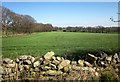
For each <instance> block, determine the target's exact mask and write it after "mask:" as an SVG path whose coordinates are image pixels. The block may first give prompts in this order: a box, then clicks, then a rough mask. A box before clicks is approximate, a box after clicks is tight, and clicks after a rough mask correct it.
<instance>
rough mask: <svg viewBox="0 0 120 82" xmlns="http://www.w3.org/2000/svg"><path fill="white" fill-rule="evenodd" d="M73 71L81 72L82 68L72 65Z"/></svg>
mask: <svg viewBox="0 0 120 82" xmlns="http://www.w3.org/2000/svg"><path fill="white" fill-rule="evenodd" d="M71 69H73V70H77V71H78V70H81V67H80V66H76V65H72V66H71Z"/></svg>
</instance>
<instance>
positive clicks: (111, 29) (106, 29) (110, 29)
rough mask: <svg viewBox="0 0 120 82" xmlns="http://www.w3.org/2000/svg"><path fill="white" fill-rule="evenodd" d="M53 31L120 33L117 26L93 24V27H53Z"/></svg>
mask: <svg viewBox="0 0 120 82" xmlns="http://www.w3.org/2000/svg"><path fill="white" fill-rule="evenodd" d="M53 31H63V32H90V33H120V28H119V27H104V26H95V27H83V26H78V27H70V26H68V27H64V28H61V27H54V28H53Z"/></svg>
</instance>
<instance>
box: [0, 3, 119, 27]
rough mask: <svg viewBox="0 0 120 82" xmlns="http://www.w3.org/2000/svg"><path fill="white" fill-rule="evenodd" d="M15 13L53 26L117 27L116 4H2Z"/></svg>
mask: <svg viewBox="0 0 120 82" xmlns="http://www.w3.org/2000/svg"><path fill="white" fill-rule="evenodd" d="M2 5H3V6H5V7H7V8H9V9H10V10H12V11H13V12H15V13H18V14H24V15H26V14H27V15H30V16H32V17H33V18H35V20H37V22H40V23H51V24H52V25H53V26H62V27H65V26H97V25H102V26H117V23H113V22H111V21H110V17H113V18H114V19H115V20H117V17H118V15H117V13H118V2H2Z"/></svg>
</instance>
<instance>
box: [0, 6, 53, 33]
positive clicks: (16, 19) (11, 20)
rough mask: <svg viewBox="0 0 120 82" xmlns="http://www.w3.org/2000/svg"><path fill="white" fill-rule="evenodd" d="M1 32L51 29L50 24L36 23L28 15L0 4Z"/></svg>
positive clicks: (28, 31)
mask: <svg viewBox="0 0 120 82" xmlns="http://www.w3.org/2000/svg"><path fill="white" fill-rule="evenodd" d="M0 9H1V11H2V12H1V14H2V16H1V19H2V20H1V26H2V33H3V34H5V35H9V33H12V34H18V33H33V32H47V31H52V28H53V26H52V25H51V24H43V23H37V22H36V20H35V19H34V18H33V17H31V16H29V15H21V14H17V13H15V12H13V11H11V10H9V9H8V8H6V7H3V6H0Z"/></svg>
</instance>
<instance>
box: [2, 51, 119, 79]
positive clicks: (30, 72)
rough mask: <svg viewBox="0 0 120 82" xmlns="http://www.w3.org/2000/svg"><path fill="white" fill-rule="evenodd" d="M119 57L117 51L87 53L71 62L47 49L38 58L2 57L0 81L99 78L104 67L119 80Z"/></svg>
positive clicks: (26, 56) (25, 56)
mask: <svg viewBox="0 0 120 82" xmlns="http://www.w3.org/2000/svg"><path fill="white" fill-rule="evenodd" d="M119 56H120V55H118V54H117V53H115V55H109V56H108V55H107V54H105V53H104V54H102V55H101V56H99V57H96V56H94V55H92V54H88V56H87V58H86V59H87V60H84V59H79V60H78V61H71V60H68V59H65V58H63V57H58V56H55V53H54V52H53V51H51V52H48V53H46V54H45V55H44V56H43V57H40V58H39V57H33V56H30V55H23V56H20V57H18V58H16V59H15V60H12V59H9V58H3V59H2V60H1V61H0V64H1V66H0V78H1V79H0V80H22V79H28V80H92V79H93V78H95V79H98V80H99V79H100V77H101V74H102V71H104V70H105V69H106V68H109V70H111V69H114V72H115V73H116V74H117V75H116V79H119V73H120V58H119ZM107 70H108V69H107Z"/></svg>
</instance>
